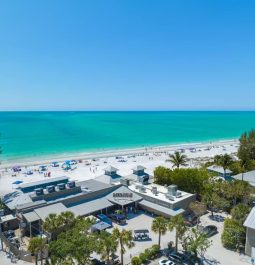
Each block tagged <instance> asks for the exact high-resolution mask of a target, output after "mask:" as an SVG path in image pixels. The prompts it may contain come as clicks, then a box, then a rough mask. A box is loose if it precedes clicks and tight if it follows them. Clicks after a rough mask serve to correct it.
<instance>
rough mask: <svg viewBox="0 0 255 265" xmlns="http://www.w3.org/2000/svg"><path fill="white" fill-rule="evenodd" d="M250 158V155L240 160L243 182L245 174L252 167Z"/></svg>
mask: <svg viewBox="0 0 255 265" xmlns="http://www.w3.org/2000/svg"><path fill="white" fill-rule="evenodd" d="M250 162H251V161H250V158H249V155H248V153H247V154H246V155H243V156H242V158H241V159H240V166H241V168H242V181H243V178H244V173H245V172H247V171H248V168H249V165H250Z"/></svg>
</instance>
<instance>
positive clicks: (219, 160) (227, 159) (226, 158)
mask: <svg viewBox="0 0 255 265" xmlns="http://www.w3.org/2000/svg"><path fill="white" fill-rule="evenodd" d="M214 163H215V164H216V165H218V166H221V167H222V168H223V170H224V177H226V170H227V168H228V167H229V166H230V165H231V164H232V163H233V158H232V156H230V155H228V154H224V155H216V156H215V157H214Z"/></svg>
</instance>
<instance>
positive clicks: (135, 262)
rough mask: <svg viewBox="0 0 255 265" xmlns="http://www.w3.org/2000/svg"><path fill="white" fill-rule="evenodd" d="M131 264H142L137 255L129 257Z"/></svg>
mask: <svg viewBox="0 0 255 265" xmlns="http://www.w3.org/2000/svg"><path fill="white" fill-rule="evenodd" d="M131 264H132V265H141V264H142V261H141V259H140V258H139V257H133V258H132V259H131Z"/></svg>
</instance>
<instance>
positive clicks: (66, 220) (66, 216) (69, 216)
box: [58, 211, 75, 231]
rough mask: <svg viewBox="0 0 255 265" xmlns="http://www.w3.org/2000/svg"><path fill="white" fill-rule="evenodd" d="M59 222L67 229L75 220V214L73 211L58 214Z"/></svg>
mask: <svg viewBox="0 0 255 265" xmlns="http://www.w3.org/2000/svg"><path fill="white" fill-rule="evenodd" d="M58 219H59V224H60V225H61V226H62V227H63V228H64V229H65V231H66V230H68V228H70V227H71V226H72V225H73V224H74V222H75V215H74V213H73V212H70V211H66V212H63V213H61V214H60V215H59V216H58Z"/></svg>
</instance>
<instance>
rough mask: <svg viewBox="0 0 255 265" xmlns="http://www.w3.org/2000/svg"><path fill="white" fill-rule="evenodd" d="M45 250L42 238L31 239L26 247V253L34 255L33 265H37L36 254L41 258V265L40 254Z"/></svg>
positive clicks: (45, 246)
mask: <svg viewBox="0 0 255 265" xmlns="http://www.w3.org/2000/svg"><path fill="white" fill-rule="evenodd" d="M46 248H47V244H46V241H45V239H43V238H42V237H33V238H31V240H30V241H29V245H28V251H30V252H31V253H33V254H34V255H35V264H36V265H37V263H38V254H39V253H40V256H41V264H43V258H42V253H43V251H45V250H46Z"/></svg>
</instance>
